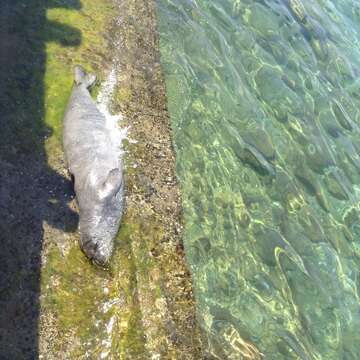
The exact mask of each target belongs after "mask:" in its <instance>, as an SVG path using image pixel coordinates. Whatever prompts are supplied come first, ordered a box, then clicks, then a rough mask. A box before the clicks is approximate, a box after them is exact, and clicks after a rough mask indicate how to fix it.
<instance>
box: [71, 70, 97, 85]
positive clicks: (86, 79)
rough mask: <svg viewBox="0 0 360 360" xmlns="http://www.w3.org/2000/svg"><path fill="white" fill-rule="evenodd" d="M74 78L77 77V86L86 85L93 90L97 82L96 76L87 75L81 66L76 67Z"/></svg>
mask: <svg viewBox="0 0 360 360" xmlns="http://www.w3.org/2000/svg"><path fill="white" fill-rule="evenodd" d="M74 77H75V84H76V85H78V86H79V85H82V84H84V85H85V86H86V88H88V89H89V88H91V87H92V86H93V85H94V84H95V81H96V75H95V74H87V73H86V71H85V70H84V68H83V67H82V66H80V65H76V66H75V68H74Z"/></svg>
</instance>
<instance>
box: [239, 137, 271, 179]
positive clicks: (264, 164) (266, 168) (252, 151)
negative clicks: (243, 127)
mask: <svg viewBox="0 0 360 360" xmlns="http://www.w3.org/2000/svg"><path fill="white" fill-rule="evenodd" d="M237 155H238V157H239V158H240V159H241V160H242V161H243V162H244V163H246V164H248V165H250V166H251V167H252V168H253V169H254V170H256V171H257V172H258V173H259V174H260V175H270V176H274V175H275V168H274V166H273V165H272V164H271V163H270V162H269V161H267V160H266V158H265V157H264V155H263V154H262V153H261V152H260V151H258V150H257V149H256V148H255V147H254V146H252V145H250V144H245V145H244V147H243V148H242V149H239V150H238V151H237Z"/></svg>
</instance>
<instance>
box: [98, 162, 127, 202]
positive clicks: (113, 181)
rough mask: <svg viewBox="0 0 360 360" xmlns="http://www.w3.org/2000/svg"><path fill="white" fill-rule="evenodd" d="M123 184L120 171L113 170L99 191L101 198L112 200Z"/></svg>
mask: <svg viewBox="0 0 360 360" xmlns="http://www.w3.org/2000/svg"><path fill="white" fill-rule="evenodd" d="M122 184H123V178H122V173H121V171H120V169H112V170H111V171H109V173H108V176H107V178H106V180H105V181H104V183H103V184H102V185H101V187H100V189H99V197H100V198H102V199H104V198H110V197H112V196H114V195H115V194H116V193H117V192H118V191H119V190H120V188H121V186H122Z"/></svg>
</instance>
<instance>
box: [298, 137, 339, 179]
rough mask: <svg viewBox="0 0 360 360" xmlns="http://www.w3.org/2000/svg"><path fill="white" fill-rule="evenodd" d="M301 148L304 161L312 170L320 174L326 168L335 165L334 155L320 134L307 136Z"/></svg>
mask: <svg viewBox="0 0 360 360" xmlns="http://www.w3.org/2000/svg"><path fill="white" fill-rule="evenodd" d="M303 148H304V153H305V154H306V161H307V163H308V165H309V167H310V168H311V169H312V170H313V171H315V172H317V173H319V174H322V173H323V172H324V170H325V169H326V168H328V167H329V166H333V165H335V162H334V155H333V154H332V152H331V149H330V148H329V147H328V144H327V143H326V142H325V141H324V140H323V138H322V137H321V136H319V137H315V136H309V137H308V139H307V143H306V144H304V147H303Z"/></svg>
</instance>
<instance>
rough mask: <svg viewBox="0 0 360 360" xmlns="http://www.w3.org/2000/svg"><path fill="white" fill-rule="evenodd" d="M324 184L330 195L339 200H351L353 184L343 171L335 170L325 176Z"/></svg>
mask: <svg viewBox="0 0 360 360" xmlns="http://www.w3.org/2000/svg"><path fill="white" fill-rule="evenodd" d="M324 183H325V185H326V187H327V190H328V191H329V193H330V194H331V195H332V196H334V197H335V198H337V199H339V200H349V195H348V194H349V193H350V192H351V184H350V183H349V181H348V179H347V178H346V177H345V175H344V174H343V173H342V171H341V170H333V171H330V172H328V173H327V174H326V175H325V179H324Z"/></svg>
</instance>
